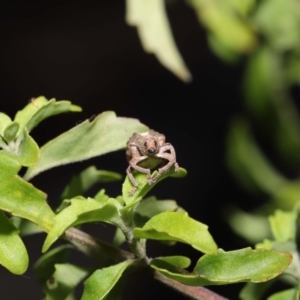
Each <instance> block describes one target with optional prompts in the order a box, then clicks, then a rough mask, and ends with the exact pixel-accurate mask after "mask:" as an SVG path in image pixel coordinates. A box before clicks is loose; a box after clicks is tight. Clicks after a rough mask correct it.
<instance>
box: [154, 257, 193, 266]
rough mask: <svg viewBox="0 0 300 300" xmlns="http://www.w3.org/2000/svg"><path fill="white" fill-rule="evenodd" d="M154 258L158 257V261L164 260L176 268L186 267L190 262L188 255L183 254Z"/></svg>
mask: <svg viewBox="0 0 300 300" xmlns="http://www.w3.org/2000/svg"><path fill="white" fill-rule="evenodd" d="M155 259H159V260H160V261H165V262H167V263H169V264H171V265H173V266H175V267H178V268H183V269H184V268H188V267H189V266H190V264H191V260H190V259H189V258H188V257H185V256H180V255H176V256H161V257H156V258H155Z"/></svg>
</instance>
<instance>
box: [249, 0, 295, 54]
mask: <svg viewBox="0 0 300 300" xmlns="http://www.w3.org/2000/svg"><path fill="white" fill-rule="evenodd" d="M299 10H300V5H299V3H298V2H297V1H282V0H265V1H263V2H261V3H260V5H258V6H257V9H256V13H255V15H254V17H253V18H252V21H253V22H254V24H255V25H256V26H257V27H258V28H259V30H260V32H261V33H262V34H263V35H264V37H265V38H266V39H267V41H268V43H270V44H271V46H272V48H273V49H276V51H289V50H292V49H297V48H299V46H300V40H299V39H300V20H299Z"/></svg>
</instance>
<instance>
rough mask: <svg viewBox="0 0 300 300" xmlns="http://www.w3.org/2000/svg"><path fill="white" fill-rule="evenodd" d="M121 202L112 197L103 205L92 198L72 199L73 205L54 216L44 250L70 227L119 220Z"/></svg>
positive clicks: (112, 222)
mask: <svg viewBox="0 0 300 300" xmlns="http://www.w3.org/2000/svg"><path fill="white" fill-rule="evenodd" d="M119 208H120V207H119V203H118V202H117V201H116V200H115V199H113V198H110V199H108V200H107V202H106V203H105V204H104V205H103V204H101V203H99V202H98V201H95V200H93V199H91V198H87V199H85V198H83V197H77V198H74V199H72V200H71V205H70V206H68V207H67V208H65V209H64V210H62V211H61V212H60V213H59V214H58V215H56V216H55V218H54V225H53V227H52V228H51V230H50V231H49V233H48V236H47V238H46V240H45V242H44V245H43V249H42V252H45V251H47V250H48V249H49V247H50V246H51V245H52V244H53V243H54V242H55V241H56V240H57V239H58V238H59V237H60V236H61V235H62V234H63V233H64V232H65V231H66V230H67V229H68V228H70V227H72V226H76V225H79V224H83V223H88V222H99V221H104V222H107V223H111V224H114V223H115V222H118V219H119V214H118V209H119Z"/></svg>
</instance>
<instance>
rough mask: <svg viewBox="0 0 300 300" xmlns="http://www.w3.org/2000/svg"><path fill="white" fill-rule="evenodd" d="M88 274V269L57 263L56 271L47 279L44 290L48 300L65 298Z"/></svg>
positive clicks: (62, 299)
mask: <svg viewBox="0 0 300 300" xmlns="http://www.w3.org/2000/svg"><path fill="white" fill-rule="evenodd" d="M87 275H88V271H87V270H85V269H83V268H80V267H78V266H75V265H71V264H56V265H55V272H54V273H53V275H52V276H51V277H50V278H49V279H48V281H46V283H45V284H44V286H43V291H44V293H45V294H46V299H47V300H65V299H66V298H67V296H68V295H69V294H70V293H71V292H72V291H73V290H74V288H75V287H76V286H77V285H78V284H79V283H80V282H81V281H82V280H83V279H84V278H85V277H86V276H87Z"/></svg>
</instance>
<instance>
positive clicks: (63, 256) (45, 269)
mask: <svg viewBox="0 0 300 300" xmlns="http://www.w3.org/2000/svg"><path fill="white" fill-rule="evenodd" d="M72 248H73V246H72V245H70V244H65V245H62V246H59V247H56V248H54V249H52V250H50V251H49V252H47V253H45V254H44V255H43V256H41V257H40V258H39V259H38V260H37V262H36V263H35V264H34V271H35V273H36V276H37V278H38V280H39V281H40V282H41V283H45V282H46V281H47V280H48V279H49V278H50V277H51V276H52V275H53V273H54V272H55V266H54V265H55V264H62V263H65V262H66V260H67V258H68V255H69V251H70V249H72Z"/></svg>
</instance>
